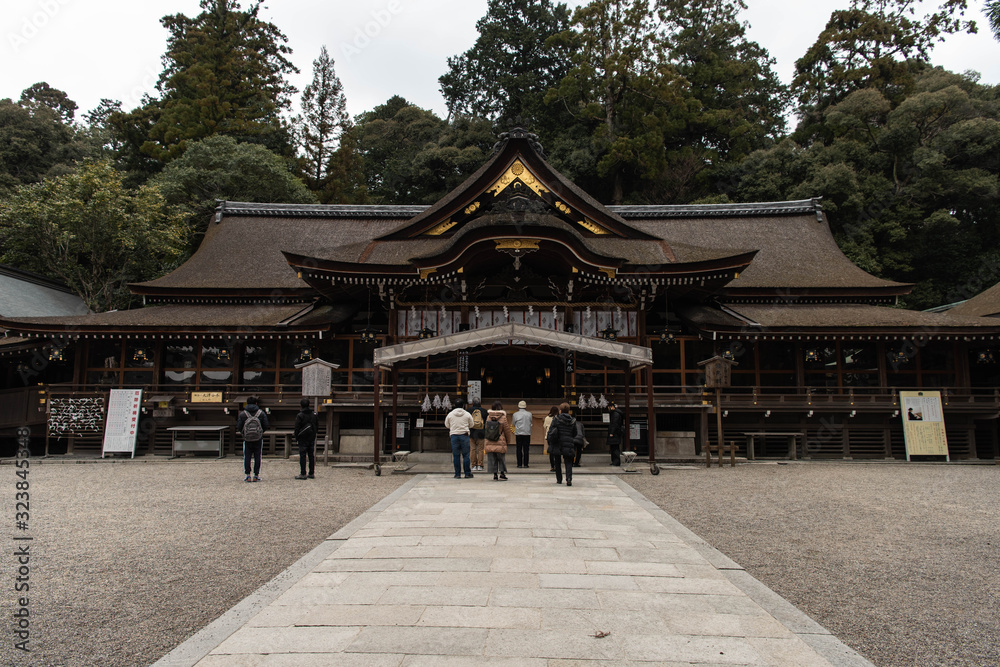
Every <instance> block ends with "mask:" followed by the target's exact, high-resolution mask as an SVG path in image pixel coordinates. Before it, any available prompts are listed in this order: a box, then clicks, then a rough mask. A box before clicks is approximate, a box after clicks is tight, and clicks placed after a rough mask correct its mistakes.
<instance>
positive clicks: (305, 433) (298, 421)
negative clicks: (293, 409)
mask: <svg viewBox="0 0 1000 667" xmlns="http://www.w3.org/2000/svg"><path fill="white" fill-rule="evenodd" d="M299 407H300V408H301V409H300V410H299V414H297V415H295V426H294V427H293V428H292V435H294V436H295V440H296V442H298V443H299V474H298V476H297V477H296V478H295V479H316V432H317V431H318V430H319V419H318V418H317V417H316V413H315V412H313V409H312V408H311V407H310V406H309V399H308V398H303V399H302V400H301V401H299ZM306 459H308V460H309V474H306Z"/></svg>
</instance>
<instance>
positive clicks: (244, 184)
mask: <svg viewBox="0 0 1000 667" xmlns="http://www.w3.org/2000/svg"><path fill="white" fill-rule="evenodd" d="M151 182H152V183H153V184H154V185H156V186H157V187H158V188H159V190H160V191H161V192H162V193H163V197H164V198H165V200H166V202H167V203H168V204H169V205H170V206H174V207H177V208H179V210H181V211H182V212H183V213H184V214H185V219H186V221H187V223H188V225H189V228H190V229H191V230H192V231H193V232H194V234H193V235H192V240H193V241H194V243H195V244H197V243H199V242H200V240H201V235H202V234H203V233H204V231H205V229H206V228H207V226H208V223H209V220H210V219H211V216H212V212H213V211H214V210H215V207H216V205H217V200H220V199H223V200H230V201H248V202H281V203H286V204H311V203H315V201H316V198H315V197H314V196H313V194H312V193H310V192H309V190H308V189H306V187H305V185H304V184H303V183H302V181H300V180H299V179H298V178H296V177H295V176H294V175H293V174H292V173H291V170H290V168H289V164H288V162H286V161H285V160H284V159H282V158H281V157H279V156H277V155H275V154H274V153H272V152H271V151H269V150H268V149H266V148H264V147H263V146H260V145H257V144H241V143H237V141H236V140H235V139H233V138H232V137H225V136H216V137H209V138H208V139H204V140H202V141H196V142H192V143H190V144H188V149H187V150H186V151H185V152H184V155H182V156H181V157H179V158H177V159H176V160H174V161H173V162H171V163H170V164H168V165H167V166H166V167H165V168H164V169H163V171H162V172H160V173H159V174H157V176H156V177H155V178H154V179H153V180H152V181H151Z"/></svg>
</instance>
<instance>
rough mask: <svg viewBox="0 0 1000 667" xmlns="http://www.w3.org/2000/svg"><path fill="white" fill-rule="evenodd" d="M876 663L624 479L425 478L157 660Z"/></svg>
mask: <svg viewBox="0 0 1000 667" xmlns="http://www.w3.org/2000/svg"><path fill="white" fill-rule="evenodd" d="M195 664H197V665H199V666H202V667H228V666H230V665H248V666H251V667H253V666H257V665H259V666H261V667H281V666H283V665H307V666H308V665H327V664H337V665H359V666H368V665H372V666H381V665H392V666H394V667H420V666H423V665H434V666H435V667H442V666H444V667H448V666H451V665H495V666H498V667H514V666H518V667H520V666H526V667H536V666H537V667H541V666H545V667H573V666H578V667H582V666H588V667H596V666H597V665H602V666H603V665H612V666H613V665H653V664H655V665H666V666H668V667H669V666H672V665H673V666H677V667H680V666H681V665H735V666H751V665H752V666H755V667H756V666H761V665H768V666H774V667H786V666H787V667H813V666H816V667H830V666H835V667H847V666H855V665H856V666H859V667H860V666H863V665H870V664H871V663H869V662H868V661H866V660H864V659H863V658H862V657H861V656H859V655H858V654H856V653H855V652H853V651H852V650H851V649H850V648H848V647H847V646H845V645H844V644H843V643H841V642H839V641H838V640H837V639H836V638H835V637H833V636H832V635H830V634H829V633H828V632H827V631H826V630H825V629H823V628H822V627H821V626H819V625H818V624H816V623H815V622H814V621H812V620H811V619H809V618H808V617H807V616H805V615H804V614H802V613H801V612H799V611H798V610H797V609H795V607H793V606H792V605H790V604H789V603H788V602H786V601H785V600H784V599H782V598H781V597H779V596H778V595H776V594H775V593H774V592H773V591H771V590H770V589H768V588H766V587H765V586H763V585H762V584H760V582H758V581H757V580H755V579H753V578H752V577H750V576H749V575H748V574H747V573H746V572H744V571H743V570H742V569H741V568H740V567H739V565H738V564H736V563H734V562H733V561H731V560H730V559H728V558H726V557H725V556H724V555H722V554H721V553H719V552H718V551H716V550H714V549H712V548H711V546H710V545H708V544H707V543H705V542H704V541H703V540H701V539H700V538H698V537H697V536H696V535H694V534H693V533H691V532H690V531H689V530H687V529H686V528H684V527H683V526H682V525H681V524H679V523H678V522H676V521H675V520H673V518H672V517H670V516H669V515H667V514H666V513H665V512H663V511H662V510H660V509H659V508H657V507H655V506H654V505H652V503H650V502H649V501H648V500H647V499H645V498H644V497H643V496H642V495H641V494H639V493H638V492H636V491H635V490H634V489H632V488H631V487H630V486H628V485H627V484H624V483H623V482H621V481H620V480H618V479H617V478H616V477H615V476H614V475H588V476H579V477H577V478H574V486H573V487H569V488H568V487H566V486H563V485H557V484H555V483H554V480H553V479H552V477H551V476H543V475H531V476H527V475H524V476H521V475H518V476H512V479H511V480H510V481H508V482H504V483H495V482H493V480H492V479H490V478H489V477H488V476H478V477H476V478H474V479H471V480H466V479H462V480H456V479H453V478H452V477H451V476H450V475H418V476H415V477H414V479H413V480H411V481H410V482H408V483H407V484H406V485H404V486H403V487H401V488H400V489H399V490H397V491H396V492H395V493H393V494H392V495H391V496H389V497H388V498H386V499H385V500H383V501H382V502H380V503H379V504H378V505H376V506H375V507H374V508H372V510H371V511H369V512H367V513H366V514H365V515H364V516H362V517H359V519H358V520H355V521H353V522H352V523H351V524H349V525H348V526H345V528H344V529H341V530H340V531H338V532H337V533H336V534H335V535H334V536H332V537H331V539H330V540H327V542H325V543H324V545H321V546H320V547H317V549H316V550H314V551H313V552H312V553H311V554H309V555H308V556H306V557H304V558H303V559H302V561H300V562H299V563H297V564H296V565H294V566H292V568H289V570H288V571H286V572H285V573H282V575H281V576H279V577H278V578H277V579H276V580H275V582H272V584H269V585H267V586H265V587H264V588H262V589H261V590H260V591H258V592H257V593H255V594H254V595H253V596H251V597H250V598H248V599H247V600H244V602H242V603H240V605H237V607H235V608H234V609H233V610H232V611H230V612H228V613H227V614H226V615H224V616H223V617H222V618H220V619H219V620H217V621H216V622H214V623H213V624H212V625H210V626H209V627H208V628H206V629H205V630H203V631H202V632H200V633H198V634H197V635H195V637H193V638H192V639H190V640H189V641H188V642H185V644H182V645H181V646H180V647H178V648H177V649H175V650H174V651H173V652H171V653H170V654H169V655H167V656H165V657H164V658H163V659H162V660H161V661H160V662H158V663H157V665H164V666H167V665H170V666H171V667H172V666H180V665H195Z"/></svg>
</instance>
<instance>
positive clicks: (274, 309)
mask: <svg viewBox="0 0 1000 667" xmlns="http://www.w3.org/2000/svg"><path fill="white" fill-rule="evenodd" d="M344 317H345V314H344V313H342V312H340V311H339V310H337V309H333V308H330V307H327V308H326V309H317V308H314V307H313V306H303V305H302V304H286V305H266V304H245V305H227V306H219V305H190V304H177V305H173V304H171V305H160V306H147V307H145V308H135V309H133V310H118V311H111V312H107V313H92V314H89V315H77V316H68V317H29V318H21V319H16V320H13V319H6V320H0V325H2V326H4V327H5V328H7V329H9V330H11V331H12V332H20V331H29V332H33V333H36V334H45V335H48V336H51V337H56V336H63V337H74V336H77V335H81V334H86V333H89V332H95V331H106V330H108V329H111V330H128V331H133V332H138V333H157V334H166V333H187V332H190V333H218V334H219V335H234V334H237V335H238V334H242V333H246V332H250V331H254V332H270V333H274V334H294V333H302V332H307V331H309V332H311V331H317V330H321V329H323V330H325V329H328V328H329V326H330V324H331V323H332V322H337V321H340V320H342V319H343V318H344Z"/></svg>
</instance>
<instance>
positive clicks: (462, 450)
mask: <svg viewBox="0 0 1000 667" xmlns="http://www.w3.org/2000/svg"><path fill="white" fill-rule="evenodd" d="M444 425H445V428H447V429H448V434H449V435H450V436H451V458H452V461H453V462H454V464H455V479H459V478H461V477H462V466H464V467H465V478H466V479H471V478H472V467H471V466H470V465H469V429H471V428H472V415H470V414H469V413H468V412H467V411H466V409H465V401H463V400H462V399H461V398H459V399H456V400H455V409H454V410H452V411H451V412H449V413H448V416H447V417H445V418H444Z"/></svg>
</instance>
